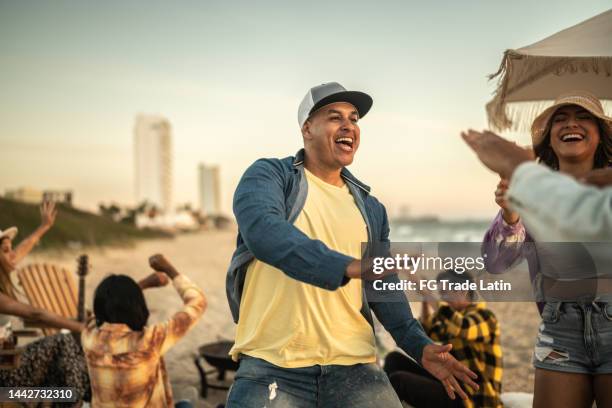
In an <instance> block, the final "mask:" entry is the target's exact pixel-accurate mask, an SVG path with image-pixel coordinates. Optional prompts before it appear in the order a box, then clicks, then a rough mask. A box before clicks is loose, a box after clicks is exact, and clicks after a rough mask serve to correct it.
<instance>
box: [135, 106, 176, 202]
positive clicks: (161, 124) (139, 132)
mask: <svg viewBox="0 0 612 408" xmlns="http://www.w3.org/2000/svg"><path fill="white" fill-rule="evenodd" d="M134 165H135V193H136V202H137V203H141V202H143V201H148V202H149V203H151V204H153V205H155V206H156V207H158V208H159V209H161V210H163V211H169V210H170V209H171V206H172V135H171V127H170V122H168V120H167V119H166V118H164V117H162V116H157V115H138V116H136V123H135V125H134Z"/></svg>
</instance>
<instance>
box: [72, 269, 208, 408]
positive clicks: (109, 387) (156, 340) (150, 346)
mask: <svg viewBox="0 0 612 408" xmlns="http://www.w3.org/2000/svg"><path fill="white" fill-rule="evenodd" d="M173 284H174V287H175V288H176V290H177V291H178V293H179V295H180V296H181V298H182V299H183V302H184V306H183V308H182V309H181V310H180V311H179V312H177V313H176V314H174V316H172V318H171V319H170V320H168V321H167V322H164V323H159V324H156V325H153V326H147V327H145V328H144V330H143V331H133V330H131V329H130V328H129V327H128V326H127V325H125V324H110V323H104V324H103V325H102V326H100V327H97V326H96V322H95V319H92V320H91V321H89V322H88V324H87V328H86V329H85V330H84V331H83V333H82V334H81V343H82V344H83V351H84V352H85V357H86V359H87V368H88V370H89V378H90V381H91V391H92V400H91V406H92V407H172V406H173V401H172V389H171V388H170V382H169V380H168V375H167V372H166V368H165V365H164V360H163V357H162V356H163V355H164V354H165V353H166V352H167V351H168V350H169V349H170V348H171V347H172V346H173V345H174V344H175V343H176V342H177V341H178V340H179V339H180V338H181V337H183V336H184V335H185V334H186V333H187V331H188V330H189V329H190V328H191V327H193V326H194V325H195V323H196V322H197V321H198V319H199V318H200V316H201V315H202V313H203V312H204V307H205V299H204V295H203V293H202V291H201V290H200V288H198V287H197V286H196V285H195V284H193V283H192V282H191V280H189V278H187V277H186V276H184V275H179V276H177V277H176V278H174V279H173Z"/></svg>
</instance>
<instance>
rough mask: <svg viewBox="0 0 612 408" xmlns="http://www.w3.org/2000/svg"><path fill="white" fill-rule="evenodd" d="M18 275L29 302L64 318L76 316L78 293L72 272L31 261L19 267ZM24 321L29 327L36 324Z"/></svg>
mask: <svg viewBox="0 0 612 408" xmlns="http://www.w3.org/2000/svg"><path fill="white" fill-rule="evenodd" d="M17 277H18V278H19V283H20V284H21V287H22V288H23V292H24V295H25V297H26V298H27V300H28V302H29V303H30V305H32V306H34V307H37V308H39V309H44V310H48V311H50V312H53V313H55V314H57V315H60V316H63V317H67V318H73V319H74V318H76V317H77V312H78V294H77V293H78V292H77V286H76V283H75V281H74V275H73V274H72V273H71V272H69V271H67V270H66V269H64V268H60V267H57V266H55V265H49V264H30V265H27V266H25V267H23V268H21V269H19V270H18V271H17ZM24 323H25V324H26V326H30V327H32V326H38V325H37V324H33V323H32V322H27V321H26V322H24ZM38 327H40V326H38ZM41 329H42V331H43V333H44V335H45V336H49V335H52V334H55V333H58V332H59V330H58V329H54V328H49V327H41Z"/></svg>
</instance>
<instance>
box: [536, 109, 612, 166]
mask: <svg viewBox="0 0 612 408" xmlns="http://www.w3.org/2000/svg"><path fill="white" fill-rule="evenodd" d="M551 119H552V116H551ZM596 119H597V127H598V128H599V145H598V146H597V149H596V150H595V157H594V160H593V168H594V169H601V168H604V167H612V136H611V135H610V133H608V130H607V128H606V127H607V125H606V124H605V123H604V121H603V120H601V119H599V118H596ZM550 129H551V125H550V122H549V124H548V126H547V128H546V132H545V134H544V139H542V141H541V142H540V143H539V144H537V145H536V146H534V147H533V152H534V153H535V155H536V157H537V158H538V162H540V163H542V164H545V165H546V166H547V167H550V168H551V169H553V170H559V158H558V157H557V155H556V154H555V152H554V150H553V148H552V146H551V145H550Z"/></svg>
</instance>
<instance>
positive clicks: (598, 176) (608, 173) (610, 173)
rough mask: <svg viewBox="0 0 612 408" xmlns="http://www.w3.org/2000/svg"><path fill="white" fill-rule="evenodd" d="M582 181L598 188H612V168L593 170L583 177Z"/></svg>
mask: <svg viewBox="0 0 612 408" xmlns="http://www.w3.org/2000/svg"><path fill="white" fill-rule="evenodd" d="M580 181H581V182H583V183H586V184H590V185H593V186H596V187H608V186H612V168H610V167H608V168H605V169H597V170H592V171H590V172H588V173H587V174H586V175H585V176H584V177H582V178H581V179H580Z"/></svg>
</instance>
